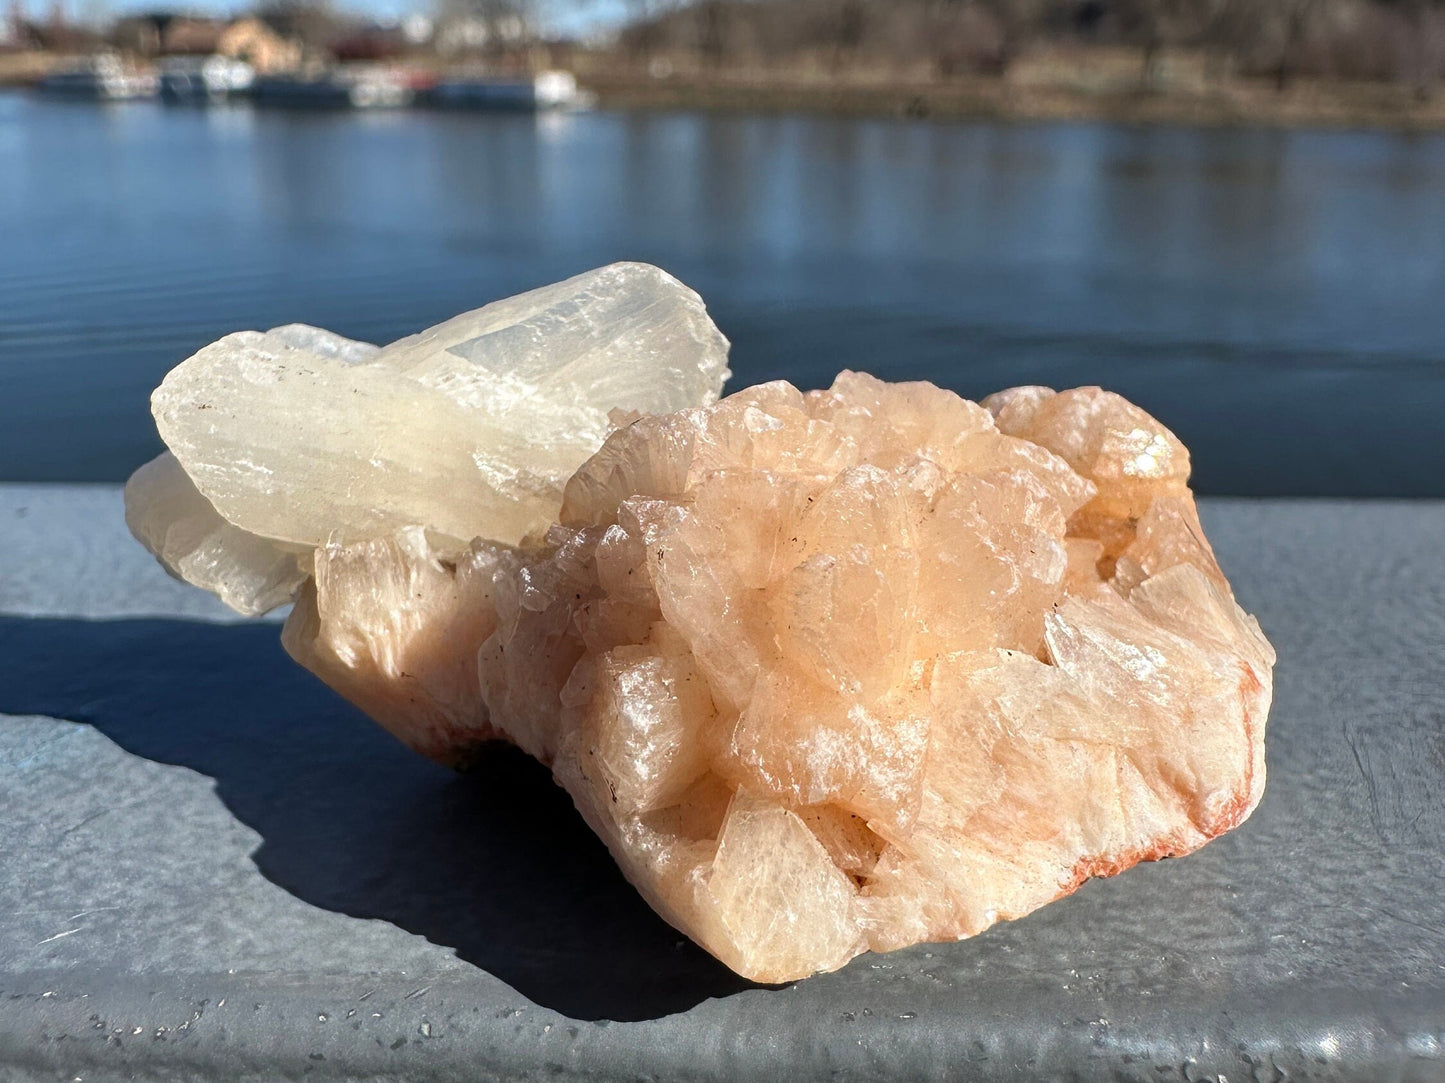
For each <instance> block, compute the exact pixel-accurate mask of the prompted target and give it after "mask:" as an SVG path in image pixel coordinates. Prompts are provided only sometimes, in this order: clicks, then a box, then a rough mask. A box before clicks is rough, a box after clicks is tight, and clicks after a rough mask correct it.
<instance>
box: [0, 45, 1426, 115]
mask: <svg viewBox="0 0 1445 1083" xmlns="http://www.w3.org/2000/svg"><path fill="white" fill-rule="evenodd" d="M74 59H77V58H74V57H66V56H62V55H59V54H48V53H43V52H30V53H11V54H7V55H0V91H5V90H11V91H15V90H24V89H26V88H29V87H33V86H34V84H35V83H37V82H38V81H39V80H40V79H41V78H42V77H43V76H44V75H45V74H47V73H48V72H50V71H52V70H55V69H56V68H57V67H60V66H63V65H64V64H65V63H67V62H69V61H71V60H74ZM578 68H579V69H580V70H578V71H577V81H578V84H579V85H580V86H581V87H582V88H583V89H584V90H585V91H588V92H590V93H591V94H593V95H595V101H596V105H597V107H598V108H600V109H604V110H609V111H613V110H616V111H628V110H640V111H658V112H663V111H689V112H716V113H738V114H750V115H782V114H792V115H813V116H838V117H860V118H877V119H888V118H892V119H935V120H955V121H989V122H997V123H1019V124H1025V123H1070V122H1073V123H1103V124H1121V125H1139V126H1178V127H1195V128H1244V129H1266V130H1367V131H1382V132H1391V133H1396V134H1404V135H1430V134H1440V133H1445V85H1441V84H1427V85H1425V86H1423V87H1412V86H1408V85H1404V84H1400V83H1358V82H1356V83H1351V82H1340V81H1333V80H1303V79H1301V80H1296V81H1294V82H1292V83H1291V84H1290V85H1288V86H1287V87H1285V88H1283V89H1280V88H1278V87H1277V86H1276V85H1275V84H1274V83H1273V82H1272V81H1271V80H1267V79H1246V78H1227V79H1220V80H1218V81H1209V80H1202V79H1192V80H1166V81H1165V82H1164V83H1163V84H1162V85H1160V86H1158V87H1157V88H1147V87H1145V86H1143V85H1142V84H1141V83H1140V82H1139V81H1138V80H1137V79H1136V78H1127V79H1122V80H1121V79H1118V78H1114V79H1111V80H1106V81H1102V82H1098V81H1096V82H1094V83H1093V84H1092V85H1091V84H1090V83H1089V81H1088V80H1087V79H1085V78H1081V77H1079V76H1080V72H1084V69H1082V68H1079V69H1076V70H1067V69H1066V70H1065V71H1064V72H1063V74H1062V77H1060V72H1059V71H1057V70H1054V71H1050V72H1048V74H1047V75H1045V76H1044V77H1043V78H1038V77H1030V73H1029V72H1028V69H1027V67H1025V68H1024V69H1023V70H1024V75H1023V76H1022V77H1020V78H1014V77H1010V76H980V75H973V76H957V77H952V78H947V79H944V78H893V79H890V78H888V77H886V76H880V75H879V74H877V73H874V74H873V75H872V77H858V76H849V75H834V76H831V77H829V76H825V75H820V74H819V73H817V72H816V71H815V72H812V73H810V74H802V73H800V74H797V75H789V74H786V73H782V72H778V71H714V72H708V71H706V70H691V71H680V72H677V73H676V74H668V75H665V76H662V77H655V76H652V75H649V74H648V73H647V72H646V71H645V70H637V69H635V68H634V69H627V68H620V67H619V68H611V69H609V68H607V67H604V66H600V65H597V64H595V63H583V64H580V65H578ZM421 70H428V69H427V67H426V66H421ZM432 70H434V69H432Z"/></svg>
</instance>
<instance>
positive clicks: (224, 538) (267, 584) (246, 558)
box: [125, 452, 311, 616]
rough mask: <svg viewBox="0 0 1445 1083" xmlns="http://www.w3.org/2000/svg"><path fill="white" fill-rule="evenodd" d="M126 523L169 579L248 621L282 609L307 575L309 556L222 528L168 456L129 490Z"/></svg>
mask: <svg viewBox="0 0 1445 1083" xmlns="http://www.w3.org/2000/svg"><path fill="white" fill-rule="evenodd" d="M125 521H126V525H127V526H129V527H130V531H131V533H132V534H134V535H135V537H136V539H137V540H138V541H139V542H140V543H141V544H142V545H144V546H145V547H146V548H147V549H149V550H150V551H151V552H152V553H153V554H154V555H155V557H156V559H157V560H159V561H160V562H161V564H162V566H164V567H165V569H166V570H167V571H168V572H170V573H171V574H172V575H174V576H176V578H178V579H183V580H185V581H186V582H187V583H192V584H194V585H195V586H198V587H200V588H201V589H202V590H209V591H210V592H211V593H212V594H215V595H216V596H217V597H218V598H220V599H221V601H223V602H225V603H226V604H227V605H229V606H230V607H231V608H232V609H234V610H236V611H237V612H239V613H244V614H245V615H246V616H256V615H258V614H261V613H265V612H267V611H268V610H271V609H275V608H276V607H277V606H279V605H285V604H286V603H287V602H289V601H291V600H292V598H294V597H295V596H296V592H297V590H299V589H300V587H301V584H302V583H304V582H305V581H306V577H307V576H308V575H310V574H311V551H310V550H309V549H306V548H304V547H298V546H291V545H286V544H284V543H280V542H275V541H271V540H270V539H268V538H261V537H257V536H256V535H254V534H248V533H246V531H244V530H242V529H240V528H239V527H235V526H232V525H231V524H230V523H228V522H226V520H224V519H222V518H221V516H220V515H219V514H218V513H217V511H216V509H215V508H214V507H212V506H211V504H210V502H209V501H208V500H206V498H205V497H204V496H202V495H201V494H200V493H199V492H197V491H196V487H195V486H194V485H192V484H191V479H190V478H189V477H187V476H186V472H185V471H184V470H182V469H181V464H180V463H178V462H177V461H176V458H175V456H174V455H172V454H170V452H166V453H165V454H163V455H160V456H157V457H156V458H154V459H152V460H151V461H150V462H148V463H146V464H145V465H144V466H142V467H141V468H140V469H139V470H137V471H136V472H135V473H134V474H132V475H131V477H130V480H129V481H128V482H126V486H125Z"/></svg>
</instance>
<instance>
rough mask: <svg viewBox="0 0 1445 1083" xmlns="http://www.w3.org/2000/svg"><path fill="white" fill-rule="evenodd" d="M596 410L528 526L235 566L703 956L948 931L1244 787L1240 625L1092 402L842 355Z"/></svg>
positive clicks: (1187, 514) (1250, 762)
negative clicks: (572, 828) (757, 378)
mask: <svg viewBox="0 0 1445 1083" xmlns="http://www.w3.org/2000/svg"><path fill="white" fill-rule="evenodd" d="M634 418H635V419H634ZM616 420H617V422H618V424H619V426H620V427H618V428H617V429H616V430H615V431H614V432H613V433H612V434H611V435H610V436H609V437H608V438H607V440H606V442H605V443H604V444H603V445H602V447H601V450H600V451H598V452H597V453H596V454H595V455H593V456H592V457H591V458H590V459H588V460H587V461H586V462H585V463H584V464H583V465H582V466H581V468H580V469H579V470H577V472H576V473H575V474H574V475H573V476H572V478H571V480H570V481H569V482H567V484H566V487H565V491H564V495H563V500H562V506H561V512H560V523H559V524H557V525H554V526H553V527H552V528H551V529H550V531H548V532H547V533H546V535H545V539H543V538H540V537H536V536H534V537H532V538H530V539H527V540H524V541H523V542H522V544H521V545H516V546H514V545H504V544H500V543H498V542H494V541H487V540H484V539H477V540H475V541H472V542H471V543H470V544H469V545H466V546H459V545H458V544H457V543H454V542H451V541H449V540H448V538H447V537H446V536H445V535H442V534H436V535H434V534H432V533H429V532H428V531H427V530H425V529H424V528H425V527H428V526H430V525H432V524H428V523H417V524H415V525H413V526H410V527H406V528H402V529H400V530H389V531H387V532H384V533H382V534H380V535H378V536H376V537H374V538H371V539H369V540H362V541H349V540H348V542H347V543H346V544H342V543H340V542H336V541H333V542H328V543H325V544H322V545H321V546H319V547H318V548H316V549H315V550H314V553H313V554H311V555H309V556H308V558H307V559H304V560H294V559H293V558H291V557H290V556H289V555H287V556H285V560H283V561H282V566H281V567H280V570H273V569H272V568H271V566H270V565H267V566H265V567H263V568H261V569H260V570H259V571H257V572H256V573H255V574H256V575H257V576H258V577H260V576H263V575H265V576H270V577H272V578H275V579H278V580H282V579H284V576H285V574H292V573H290V572H288V571H287V570H288V569H291V568H293V567H294V568H300V569H301V572H300V574H303V575H304V574H306V573H307V572H310V573H311V575H310V578H307V579H306V581H305V585H304V587H303V588H302V592H301V595H300V599H299V601H298V603H297V605H296V608H295V610H294V611H293V613H292V615H291V617H290V619H289V620H288V621H287V623H286V628H285V632H284V641H285V644H286V647H287V649H288V650H289V651H290V652H291V653H292V655H293V656H294V657H295V658H297V659H298V660H299V661H300V662H301V663H302V664H304V665H306V666H307V667H309V668H310V669H312V670H313V671H314V672H316V673H317V674H318V675H319V676H321V677H322V678H323V679H324V680H326V681H327V682H328V683H330V684H331V685H333V686H334V687H335V688H337V689H338V690H339V691H341V692H342V693H343V694H344V695H346V696H348V697H350V698H351V699H352V700H353V701H354V702H356V703H358V704H359V705H360V706H361V707H363V708H364V709H365V710H367V711H368V712H370V713H371V714H372V715H373V716H374V717H375V718H377V719H378V720H379V721H380V722H381V723H382V724H383V725H385V726H387V727H388V728H389V729H390V730H391V731H392V732H394V733H395V734H396V735H397V736H399V737H400V738H401V739H402V740H404V741H406V742H407V743H409V744H410V745H412V746H413V747H415V748H417V749H418V750H420V751H422V752H424V753H426V754H427V755H429V756H432V757H434V758H437V759H440V760H443V761H446V762H454V763H455V762H462V761H464V760H465V759H466V758H467V757H468V756H469V755H471V754H472V752H473V751H474V750H475V748H476V746H477V745H478V744H479V743H480V742H483V741H487V740H491V739H494V738H498V737H500V738H504V739H506V740H510V741H513V742H515V743H516V744H517V745H519V746H521V747H522V748H523V749H524V750H526V751H527V752H528V753H530V754H531V755H533V756H535V757H536V758H537V759H539V760H541V761H542V762H543V763H545V764H547V765H548V766H549V767H550V768H551V769H552V771H553V773H554V774H555V777H556V779H557V781H558V782H559V783H560V784H561V785H562V786H564V787H566V789H567V791H568V792H569V793H570V794H571V796H572V797H573V799H574V800H575V802H576V804H577V807H578V808H579V810H581V813H582V815H583V816H584V817H586V819H587V822H588V823H589V824H591V826H592V827H593V829H594V830H595V831H596V832H597V833H598V834H599V835H600V836H601V837H602V838H603V839H604V840H605V841H606V843H607V845H608V846H609V847H610V849H611V851H612V853H613V854H614V856H615V857H616V859H617V861H618V863H619V864H620V865H621V867H622V869H623V871H624V873H625V874H626V875H627V877H628V878H629V879H630V880H631V881H632V882H633V883H634V884H635V885H636V886H637V888H638V889H639V890H640V891H641V892H642V894H643V895H644V896H646V898H647V899H648V901H649V902H650V903H651V904H652V905H653V906H654V907H655V908H656V909H657V910H658V911H659V912H660V913H661V914H662V915H663V916H664V917H665V918H666V919H667V920H668V921H670V922H672V923H673V924H674V925H676V926H677V927H678V928H679V929H682V930H683V931H685V932H686V933H688V935H690V936H691V937H693V938H694V939H695V940H696V941H697V942H698V943H700V944H702V945H703V946H704V947H705V948H707V949H708V950H709V951H711V952H712V953H713V954H715V955H716V956H717V957H718V958H720V959H722V960H723V961H724V962H726V963H727V964H728V965H729V966H731V967H732V968H733V969H735V970H736V971H738V972H739V973H740V974H744V975H746V976H748V977H750V978H754V979H757V980H761V981H772V982H777V981H785V980H790V979H794V978H799V977H802V976H804V975H807V974H811V973H814V972H816V971H823V970H832V969H834V968H836V967H839V966H841V965H843V964H844V963H845V962H847V961H848V960H849V959H850V958H852V957H854V956H855V955H857V954H859V953H860V952H863V951H868V950H873V951H888V950H891V949H894V948H899V947H903V946H905V945H909V944H914V943H917V942H920V941H929V940H950V939H955V938H961V937H967V936H971V935H973V934H975V933H977V932H979V931H980V930H982V929H984V928H987V927H988V926H989V925H991V924H993V923H994V922H995V921H1000V920H1005V919H1010V918H1016V917H1020V916H1022V915H1024V914H1027V913H1028V912H1029V911H1031V910H1034V909H1036V908H1037V907H1039V906H1042V905H1043V904H1045V903H1047V902H1049V901H1050V900H1052V899H1056V898H1058V897H1059V896H1061V895H1064V894H1067V893H1068V892H1070V891H1072V890H1074V889H1075V888H1076V887H1077V886H1078V885H1079V884H1080V883H1081V882H1082V881H1083V880H1084V879H1085V878H1087V877H1090V876H1104V875H1112V874H1114V873H1117V872H1119V871H1121V870H1122V869H1125V868H1127V867H1128V866H1130V865H1132V864H1134V863H1136V862H1138V861H1141V860H1149V859H1153V858H1158V857H1164V856H1169V855H1177V854H1184V853H1188V852H1189V851H1191V850H1194V849H1196V848H1197V847H1199V846H1201V845H1203V844H1204V843H1205V842H1207V841H1208V840H1209V839H1210V838H1213V837H1214V836H1216V835H1218V834H1220V833H1221V832H1224V831H1227V830H1229V829H1230V828H1232V827H1234V826H1235V825H1237V824H1238V823H1240V822H1241V821H1242V820H1243V819H1244V818H1245V817H1246V816H1248V815H1249V813H1250V811H1251V810H1252V809H1253V808H1254V807H1255V805H1256V804H1257V802H1258V801H1259V798H1260V795H1261V793H1262V790H1263V786H1264V743H1263V742H1264V728H1265V716H1266V713H1267V711H1268V707H1269V700H1270V678H1271V667H1272V665H1273V662H1274V653H1273V651H1272V650H1271V648H1270V646H1269V644H1268V642H1267V641H1266V640H1265V639H1264V637H1263V636H1262V635H1261V633H1260V631H1259V628H1258V626H1257V625H1256V623H1255V622H1254V620H1253V619H1252V618H1251V617H1249V616H1248V615H1247V614H1246V613H1244V612H1243V611H1242V610H1241V609H1240V608H1239V607H1238V606H1237V605H1236V604H1235V602H1234V599H1233V596H1232V594H1231V592H1230V588H1229V584H1228V583H1227V582H1226V581H1225V579H1224V576H1223V575H1222V574H1221V572H1220V570H1219V567H1218V565H1217V564H1216V563H1215V559H1214V556H1213V554H1212V552H1211V550H1210V548H1209V545H1208V543H1207V542H1206V541H1205V539H1204V535H1203V532H1202V530H1201V529H1200V525H1199V519H1198V517H1197V515H1196V512H1195V506H1194V500H1193V497H1192V496H1191V494H1190V491H1189V489H1188V487H1187V484H1186V481H1187V478H1188V474H1189V456H1188V452H1187V451H1186V450H1185V448H1184V447H1183V445H1181V444H1180V442H1179V441H1178V440H1177V439H1176V438H1175V437H1174V435H1173V434H1172V433H1170V432H1169V431H1168V430H1167V429H1165V428H1164V427H1163V426H1162V425H1160V424H1159V423H1158V422H1157V421H1155V420H1154V419H1153V418H1151V417H1149V416H1148V415H1147V414H1146V413H1144V412H1143V411H1142V410H1140V409H1138V408H1137V407H1135V406H1133V405H1131V404H1129V403H1128V402H1126V401H1124V400H1123V399H1121V398H1119V397H1118V396H1117V395H1113V394H1110V393H1108V392H1104V391H1100V390H1099V389H1097V388H1081V389H1077V390H1074V391H1066V392H1063V393H1060V394H1056V393H1054V392H1053V391H1050V390H1047V389H1044V388H1032V387H1030V388H1016V389H1014V390H1012V391H1006V392H1002V393H1000V394H998V395H994V396H992V397H990V398H989V399H986V400H985V401H984V403H983V404H982V405H977V404H974V403H971V402H968V401H966V400H964V399H961V398H959V397H958V396H957V395H954V394H952V393H950V392H947V391H942V390H940V389H938V388H936V387H934V386H932V385H930V384H923V383H916V384H888V383H883V382H881V381H878V380H876V379H874V378H872V377H870V376H866V375H861V374H856V373H844V374H842V375H841V376H839V378H838V380H837V382H836V383H835V384H834V385H833V387H832V389H831V390H828V391H817V392H810V393H808V394H802V393H800V392H798V391H797V390H795V389H794V388H793V387H791V386H790V385H788V384H785V383H772V384H764V385H760V386H757V387H753V388H749V389H747V390H745V391H742V392H740V393H738V394H735V395H732V396H730V397H728V398H726V399H723V400H722V401H720V402H718V403H716V404H715V405H711V406H699V407H696V408H691V409H684V410H681V411H680V412H676V413H670V414H661V415H649V416H642V417H636V416H635V415H633V416H632V417H620V416H619V417H617V419H616ZM338 525H340V524H338ZM345 533H346V532H345V531H341V532H340V533H338V535H337V536H338V537H342V536H344V535H345ZM288 560H289V561H291V563H285V561H288ZM267 581H268V582H269V581H270V580H267Z"/></svg>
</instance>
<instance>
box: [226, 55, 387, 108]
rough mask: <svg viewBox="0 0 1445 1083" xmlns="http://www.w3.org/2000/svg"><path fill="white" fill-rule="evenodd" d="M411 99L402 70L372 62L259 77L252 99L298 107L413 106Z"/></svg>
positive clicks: (266, 103)
mask: <svg viewBox="0 0 1445 1083" xmlns="http://www.w3.org/2000/svg"><path fill="white" fill-rule="evenodd" d="M412 98H413V92H412V88H411V85H410V83H409V82H408V80H407V78H406V76H405V75H404V74H403V73H401V72H398V71H395V70H393V69H391V68H385V67H373V66H371V65H367V66H364V67H350V66H347V67H341V68H332V69H329V70H326V71H321V72H317V73H316V74H311V73H294V72H293V73H290V74H286V75H266V76H258V77H257V78H256V80H255V82H254V83H252V84H251V99H252V100H253V101H255V102H256V103H257V104H258V105H275V106H285V107H289V108H299V109H396V108H400V107H401V106H404V105H410V104H411V101H412Z"/></svg>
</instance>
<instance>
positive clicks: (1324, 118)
mask: <svg viewBox="0 0 1445 1083" xmlns="http://www.w3.org/2000/svg"><path fill="white" fill-rule="evenodd" d="M583 85H585V86H586V87H587V89H589V90H591V91H593V92H594V93H595V94H596V95H597V105H598V107H599V108H602V109H608V110H647V111H654V110H655V111H672V110H678V111H697V112H720V113H745V114H754V115H757V114H764V115H767V114H805V115H823V116H851V117H871V118H878V119H885V118H893V119H936V120H959V121H995V122H1000V123H1020V124H1023V123H1050V122H1086V123H1105V124H1124V125H1141V126H1155V125H1157V126H1180V127H1200V128H1255V129H1275V130H1291V129H1299V130H1369V131H1383V132H1391V133H1396V134H1405V135H1429V134H1440V133H1442V132H1445V94H1442V93H1436V94H1434V95H1432V96H1430V97H1427V98H1425V99H1424V100H1420V99H1419V98H1418V97H1417V96H1416V95H1415V94H1414V93H1413V92H1412V91H1411V90H1410V89H1409V88H1406V87H1402V86H1398V85H1385V84H1340V83H1324V82H1321V83H1315V84H1303V83H1302V84H1299V85H1298V86H1295V87H1291V88H1288V89H1286V90H1283V91H1279V90H1276V89H1275V88H1274V87H1273V86H1270V85H1269V84H1268V83H1265V82H1261V83H1249V82H1244V81H1238V82H1233V83H1230V84H1228V85H1224V86H1221V87H1219V88H1218V89H1214V90H1210V91H1206V92H1201V93H1189V92H1183V91H1178V90H1160V91H1148V90H1143V89H1134V90H1125V91H1119V90H1114V91H1108V92H1092V91H1082V90H1075V89H1071V88H1061V87H1027V86H1024V87H1021V86H1016V85H1012V84H1010V83H1009V82H1008V81H1007V80H1004V79H988V78H980V79H968V80H950V81H938V82H930V83H913V82H898V83H871V84H864V83H844V82H838V83H830V82H782V81H775V80H767V81H764V80H744V79H722V78H720V79H712V80H700V79H691V78H689V79H675V80H674V79H646V78H641V79H637V78H634V79H612V78H597V77H595V76H594V77H592V78H588V79H586V80H585V82H584V84H583Z"/></svg>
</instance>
